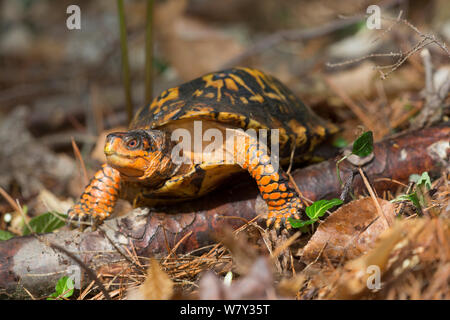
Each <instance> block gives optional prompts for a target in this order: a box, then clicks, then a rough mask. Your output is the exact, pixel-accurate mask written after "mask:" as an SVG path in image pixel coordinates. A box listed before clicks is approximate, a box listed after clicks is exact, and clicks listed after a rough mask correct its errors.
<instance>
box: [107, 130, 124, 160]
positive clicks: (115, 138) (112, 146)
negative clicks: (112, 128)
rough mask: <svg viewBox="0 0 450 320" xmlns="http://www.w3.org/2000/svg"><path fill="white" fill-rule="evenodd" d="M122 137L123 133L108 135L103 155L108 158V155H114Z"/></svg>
mask: <svg viewBox="0 0 450 320" xmlns="http://www.w3.org/2000/svg"><path fill="white" fill-rule="evenodd" d="M122 136H123V133H121V132H114V133H110V134H108V136H107V137H106V142H105V148H104V152H105V155H107V156H109V155H112V154H114V153H116V150H117V143H119V142H120V141H121V137H122Z"/></svg>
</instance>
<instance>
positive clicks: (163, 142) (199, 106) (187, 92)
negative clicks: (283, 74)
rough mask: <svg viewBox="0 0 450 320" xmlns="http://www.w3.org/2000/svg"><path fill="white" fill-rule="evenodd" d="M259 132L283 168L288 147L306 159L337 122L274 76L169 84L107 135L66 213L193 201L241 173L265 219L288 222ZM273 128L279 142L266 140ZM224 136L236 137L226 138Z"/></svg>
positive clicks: (284, 188) (255, 73) (99, 215)
mask: <svg viewBox="0 0 450 320" xmlns="http://www.w3.org/2000/svg"><path fill="white" fill-rule="evenodd" d="M242 129H243V130H242ZM249 129H254V131H252V130H249ZM263 129H265V130H263ZM274 129H278V130H274ZM264 131H265V132H267V133H268V134H267V135H268V136H269V135H270V137H271V144H270V147H271V148H273V145H274V144H273V143H274V142H275V143H276V142H279V144H275V145H276V146H278V147H279V149H278V150H279V159H280V162H281V163H282V164H286V163H289V160H290V158H291V154H292V150H295V157H294V158H295V160H296V161H300V160H305V159H308V157H310V155H311V151H312V150H313V149H314V147H315V146H316V145H317V144H319V143H320V142H322V141H323V140H325V139H326V138H327V137H328V136H329V135H330V134H332V133H334V132H336V131H337V128H336V127H335V126H334V125H332V124H330V123H328V122H326V121H324V120H322V119H321V118H319V117H318V116H317V115H316V114H314V113H313V112H312V111H311V109H310V108H308V107H307V106H305V105H304V104H303V103H302V102H301V101H300V100H299V99H298V98H297V97H295V95H294V94H293V93H292V92H291V91H290V90H289V89H288V88H286V86H284V85H283V84H282V83H281V82H280V81H278V80H277V79H275V78H274V77H272V76H269V75H267V74H264V73H263V72H261V71H259V70H255V69H249V68H232V69H228V70H224V71H220V72H215V73H210V74H207V75H205V76H202V77H200V78H197V79H195V80H192V81H190V82H187V83H185V84H182V85H180V86H179V87H175V88H171V89H168V90H166V91H164V92H163V93H161V95H160V96H159V97H157V98H156V99H154V100H153V102H152V103H151V104H150V105H149V106H144V107H143V108H141V109H140V110H139V111H138V112H137V114H136V115H135V117H134V120H133V121H132V123H131V125H130V129H129V131H127V132H117V133H112V134H109V135H108V136H107V139H106V143H105V149H104V151H105V154H106V158H107V163H106V164H104V165H103V167H102V168H101V170H99V171H98V172H97V173H96V174H95V176H94V177H93V178H92V180H91V181H90V182H89V184H88V186H87V187H86V189H85V191H84V192H83V194H82V195H81V197H80V199H79V201H78V202H77V203H76V204H75V205H74V206H73V208H72V209H70V210H69V212H68V215H69V219H70V221H71V223H74V222H76V221H78V223H79V222H80V221H83V220H86V219H87V218H90V219H91V220H92V221H93V222H94V223H95V224H98V223H101V222H102V221H103V220H104V219H105V218H107V217H108V216H109V215H110V214H111V212H112V211H113V209H114V206H115V204H116V201H117V199H118V198H122V199H126V200H129V201H130V202H131V203H133V205H134V206H135V207H136V206H155V205H158V204H164V203H167V202H173V201H180V200H187V199H192V198H196V197H200V196H202V195H205V194H206V193H208V192H210V191H211V190H213V189H214V188H216V187H217V186H219V185H220V184H221V183H222V182H223V181H224V180H225V179H227V178H229V177H230V176H231V175H232V174H234V173H236V172H239V171H242V170H247V171H248V172H249V173H250V174H251V176H252V177H253V178H254V179H255V180H256V183H257V185H258V188H259V190H260V193H261V196H262V198H263V199H264V200H265V201H266V203H267V205H268V207H269V213H268V219H267V225H268V226H270V225H271V224H272V223H274V225H275V227H276V228H278V227H279V226H280V223H285V224H286V226H287V227H289V224H288V223H286V221H287V218H288V217H291V216H292V217H296V218H299V213H301V212H302V207H303V205H302V201H301V200H300V198H299V195H298V194H297V192H296V190H295V188H294V186H293V185H292V184H291V183H290V181H289V178H288V176H287V175H286V173H285V172H284V171H283V169H282V168H281V166H278V165H277V163H275V162H274V161H271V160H273V159H271V156H270V155H271V153H270V147H269V143H268V142H267V143H265V142H264V139H261V135H262V134H261V132H264ZM275 131H276V132H277V133H278V139H275V138H274V136H272V133H273V132H275ZM230 132H232V133H233V134H235V136H234V137H233V138H232V140H233V141H236V139H240V140H238V141H239V143H230V144H228V142H229V139H228V136H227V134H229V133H230ZM253 132H256V135H254V134H252V133H253ZM186 133H188V134H190V137H187V138H186V136H185V134H186ZM220 134H222V137H224V136H226V137H227V139H226V142H224V139H222V138H220V137H218V136H219V135H220ZM213 136H214V145H215V148H212V147H211V145H212V144H213V143H211V142H210V141H212V137H213ZM231 136H232V135H231ZM180 137H183V139H182V140H183V141H182V142H183V144H182V143H181V142H179V138H180ZM198 137H200V142H198V141H199V140H197V138H198ZM275 137H276V136H275ZM266 140H267V139H266ZM274 140H278V141H274ZM191 142H193V143H191ZM196 142H197V143H196ZM180 145H181V146H182V148H180ZM191 145H192V146H193V149H192V150H191V149H190V147H189V146H191ZM208 146H209V147H208ZM218 151H221V152H220V153H219V152H218ZM217 155H221V156H217ZM175 158H177V159H176V160H177V161H175ZM225 158H226V159H225ZM230 158H231V159H230ZM180 159H182V160H183V161H180ZM275 160H276V159H275Z"/></svg>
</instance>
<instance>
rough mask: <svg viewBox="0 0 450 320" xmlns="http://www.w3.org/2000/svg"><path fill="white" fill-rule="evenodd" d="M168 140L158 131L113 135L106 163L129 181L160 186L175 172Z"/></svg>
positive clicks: (107, 146) (139, 131)
mask: <svg viewBox="0 0 450 320" xmlns="http://www.w3.org/2000/svg"><path fill="white" fill-rule="evenodd" d="M167 140H168V139H166V134H165V133H164V132H162V131H159V130H142V129H138V130H131V131H128V132H114V133H110V134H109V135H108V136H107V137H106V143H105V149H104V151H105V155H106V161H107V163H108V164H109V165H110V166H112V167H113V168H115V169H116V170H118V171H119V172H120V173H121V174H122V175H123V176H124V177H125V178H127V179H129V180H134V181H142V180H148V181H149V182H151V183H152V184H153V183H155V184H158V183H160V182H161V181H162V180H166V179H167V178H168V177H169V175H170V173H171V172H172V168H173V164H172V161H171V159H170V151H169V144H168V141H167Z"/></svg>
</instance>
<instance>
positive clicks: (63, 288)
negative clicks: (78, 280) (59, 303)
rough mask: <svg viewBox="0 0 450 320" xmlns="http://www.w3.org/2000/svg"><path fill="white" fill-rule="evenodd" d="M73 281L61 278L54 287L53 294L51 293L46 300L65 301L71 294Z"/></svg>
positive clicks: (65, 277)
mask: <svg viewBox="0 0 450 320" xmlns="http://www.w3.org/2000/svg"><path fill="white" fill-rule="evenodd" d="M73 288H74V285H73V281H72V279H71V278H69V277H68V276H64V277H61V278H60V279H59V280H58V282H57V283H56V286H55V292H53V293H52V294H51V295H50V296H49V297H48V298H47V300H62V299H67V298H69V297H71V296H72V294H73Z"/></svg>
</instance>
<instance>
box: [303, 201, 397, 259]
mask: <svg viewBox="0 0 450 320" xmlns="http://www.w3.org/2000/svg"><path fill="white" fill-rule="evenodd" d="M378 201H379V203H380V206H381V209H382V210H383V212H384V214H385V215H386V217H387V218H388V219H393V218H394V216H395V212H394V205H393V204H392V203H390V202H389V201H386V200H382V199H378ZM385 229H386V224H385V221H384V217H380V216H379V215H378V212H377V209H376V207H375V204H374V202H373V200H372V199H371V198H364V199H361V200H356V201H352V202H350V203H348V204H346V205H344V206H342V207H340V208H339V209H338V210H336V211H335V212H333V213H332V214H331V215H330V216H329V217H328V218H327V219H326V220H325V221H324V222H323V223H322V224H320V226H319V228H318V229H317V231H316V232H315V233H314V235H313V236H312V237H311V239H310V240H309V242H308V244H307V245H306V246H305V247H304V248H303V250H302V252H301V255H302V261H303V262H305V263H307V264H309V263H311V262H313V261H316V259H317V262H319V263H321V262H326V261H327V259H329V261H331V262H336V263H338V262H341V261H343V260H342V259H345V260H348V259H354V258H357V257H359V256H361V254H363V253H365V252H367V251H368V250H369V249H371V248H373V246H374V242H375V240H376V239H377V238H378V236H379V235H380V234H381V233H382V232H383V231H384V230H385ZM325 257H326V258H325Z"/></svg>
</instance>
